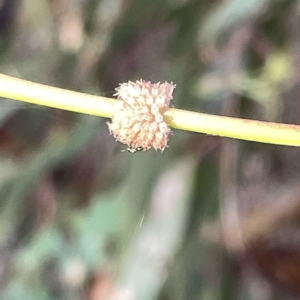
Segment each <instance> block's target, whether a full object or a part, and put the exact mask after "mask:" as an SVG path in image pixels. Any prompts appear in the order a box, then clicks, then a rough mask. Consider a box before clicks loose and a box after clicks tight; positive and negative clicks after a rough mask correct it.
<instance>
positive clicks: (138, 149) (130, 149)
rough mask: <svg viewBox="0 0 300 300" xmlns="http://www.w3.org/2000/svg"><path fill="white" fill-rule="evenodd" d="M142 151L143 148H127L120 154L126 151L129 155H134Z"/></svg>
mask: <svg viewBox="0 0 300 300" xmlns="http://www.w3.org/2000/svg"><path fill="white" fill-rule="evenodd" d="M143 150H144V148H143V147H136V148H134V147H132V146H129V147H128V148H127V149H126V150H122V152H124V151H127V152H129V153H135V152H139V151H143Z"/></svg>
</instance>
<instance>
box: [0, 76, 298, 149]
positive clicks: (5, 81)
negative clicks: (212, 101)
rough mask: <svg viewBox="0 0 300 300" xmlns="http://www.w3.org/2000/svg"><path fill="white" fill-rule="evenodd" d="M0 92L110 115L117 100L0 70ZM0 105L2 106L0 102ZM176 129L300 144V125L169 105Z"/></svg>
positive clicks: (94, 113) (67, 107)
mask: <svg viewBox="0 0 300 300" xmlns="http://www.w3.org/2000/svg"><path fill="white" fill-rule="evenodd" d="M0 96H1V97H5V98H9V99H13V100H18V101H23V102H27V103H32V104H37V105H43V106H48V107H53V108H57V109H64V110H68V111H73V112H78V113H84V114H90V115H95V116H101V117H106V118H109V117H111V115H112V113H113V106H114V104H115V103H117V102H118V101H119V100H116V99H111V98H106V97H101V96H93V95H88V94H83V93H78V92H73V91H69V90H63V89H59V88H55V87H50V86H46V85H42V84H38V83H33V82H29V81H25V80H22V79H17V78H14V77H10V76H7V75H2V74H0ZM0 109H1V106H0ZM165 116H166V119H167V122H168V124H169V125H170V126H171V127H173V128H177V129H182V130H188V131H194V132H199V133H205V134H212V135H218V136H223V137H229V138H236V139H242V140H249V141H255V142H262V143H270V144H279V145H288V146H300V126H298V125H289V124H280V123H271V122H262V121H255V120H245V119H238V118H231V117H224V116H216V115H209V114H203V113H198V112H191V111H185V110H179V109H174V108H170V109H168V110H167V111H166V113H165Z"/></svg>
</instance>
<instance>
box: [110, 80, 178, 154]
mask: <svg viewBox="0 0 300 300" xmlns="http://www.w3.org/2000/svg"><path fill="white" fill-rule="evenodd" d="M174 88H175V85H174V84H173V83H167V82H165V83H159V82H158V83H151V82H149V81H144V80H142V79H141V80H138V81H136V82H131V81H129V82H126V83H122V84H120V86H119V87H118V88H116V91H117V92H116V94H115V95H116V96H117V97H118V99H119V100H122V101H120V103H118V104H117V105H116V107H115V109H114V113H113V115H112V122H111V123H107V125H108V128H109V131H110V134H112V135H113V136H114V138H115V139H116V140H117V141H119V142H121V143H123V144H127V145H128V146H129V147H131V148H133V149H137V148H140V147H141V148H143V150H148V149H150V148H154V149H155V150H161V151H163V150H164V149H165V148H166V147H167V144H168V136H169V134H170V132H171V129H170V128H169V127H168V125H167V124H166V122H165V120H164V112H165V111H166V110H167V109H168V107H169V105H170V101H171V100H172V98H173V96H172V94H173V90H174Z"/></svg>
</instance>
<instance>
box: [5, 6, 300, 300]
mask: <svg viewBox="0 0 300 300" xmlns="http://www.w3.org/2000/svg"><path fill="white" fill-rule="evenodd" d="M299 28H300V2H299V1H296V0H295V1H292V0H286V1H284V0H272V1H267V0H243V1H241V0H227V1H225V0H223V1H220V0H213V1H212V0H48V1H46V0H0V72H2V73H4V74H9V75H12V76H16V77H20V78H24V79H27V80H32V81H36V82H40V83H44V84H49V85H53V86H58V87H62V88H66V89H72V90H76V91H81V92H86V93H91V94H98V95H105V96H109V97H111V96H112V95H113V94H114V89H115V87H117V86H118V84H119V83H121V82H125V81H128V80H139V79H140V78H143V79H144V80H150V81H152V82H158V81H161V82H164V81H168V82H171V81H172V82H174V83H175V84H176V86H177V87H176V90H175V93H174V100H173V102H172V105H174V106H175V107H177V108H181V109H188V110H194V111H202V112H208V113H213V114H221V115H228V116H237V117H241V118H250V119H259V120H268V121H278V122H286V123H295V124H300V115H299V112H300V99H299V98H300V97H299V96H300V71H299V70H300V51H299V46H300V30H299ZM62 101H63V99H62ZM106 121H107V120H105V119H102V118H96V117H92V116H86V115H80V114H74V113H70V112H65V111H59V110H55V109H49V108H43V107H37V106H34V105H25V104H22V103H19V102H15V101H12V100H7V99H1V102H0V299H4V300H62V299H63V300H110V299H113V300H155V299H158V300H194V299H201V300H202V299H203V300H215V299H218V300H221V299H224V300H225V299H237V300H240V299H242V300H276V299H288V300H292V299H299V297H300V185H299V182H300V177H299V176H300V150H299V149H297V148H293V147H283V146H273V145H265V144H259V143H251V142H243V141H235V140H230V139H225V138H219V137H212V136H206V135H201V134H193V133H188V132H183V131H177V130H174V131H173V135H171V137H170V143H169V148H167V149H166V150H165V151H164V152H163V153H160V152H155V151H154V150H150V151H147V152H139V153H136V154H131V153H127V152H122V150H124V149H126V146H124V145H120V144H118V143H116V142H115V141H114V140H113V138H112V137H111V136H110V135H109V133H108V129H107V125H106Z"/></svg>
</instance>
